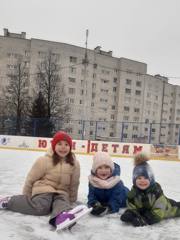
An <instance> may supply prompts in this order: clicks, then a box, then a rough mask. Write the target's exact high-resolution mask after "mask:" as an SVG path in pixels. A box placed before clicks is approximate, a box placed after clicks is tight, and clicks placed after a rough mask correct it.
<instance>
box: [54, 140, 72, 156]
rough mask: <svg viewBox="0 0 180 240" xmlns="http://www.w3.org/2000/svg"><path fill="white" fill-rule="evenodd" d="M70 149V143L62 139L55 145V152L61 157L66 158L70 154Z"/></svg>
mask: <svg viewBox="0 0 180 240" xmlns="http://www.w3.org/2000/svg"><path fill="white" fill-rule="evenodd" d="M69 151H70V146H69V144H68V143H67V142H66V141H64V140H62V141H59V142H58V143H57V144H56V146H55V152H56V153H57V155H58V156H60V157H61V158H64V157H66V156H67V155H68V153H69Z"/></svg>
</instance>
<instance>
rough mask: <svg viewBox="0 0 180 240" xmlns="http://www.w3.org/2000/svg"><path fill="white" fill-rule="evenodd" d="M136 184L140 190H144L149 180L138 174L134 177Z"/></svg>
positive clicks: (148, 184)
mask: <svg viewBox="0 0 180 240" xmlns="http://www.w3.org/2000/svg"><path fill="white" fill-rule="evenodd" d="M136 186H137V187H138V188H139V189H141V190H145V189H146V188H148V187H149V186H150V181H149V179H148V178H145V177H144V176H139V177H137V178H136Z"/></svg>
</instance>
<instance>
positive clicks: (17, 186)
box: [0, 149, 180, 240]
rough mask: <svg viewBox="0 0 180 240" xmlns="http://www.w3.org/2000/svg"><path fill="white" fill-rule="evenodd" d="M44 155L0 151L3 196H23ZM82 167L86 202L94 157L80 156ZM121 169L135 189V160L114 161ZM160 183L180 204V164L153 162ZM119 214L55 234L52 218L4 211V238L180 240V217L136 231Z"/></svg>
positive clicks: (0, 214) (0, 219)
mask: <svg viewBox="0 0 180 240" xmlns="http://www.w3.org/2000/svg"><path fill="white" fill-rule="evenodd" d="M42 154H44V153H42V152H29V151H18V150H16V151H11V150H2V149H0V195H12V194H19V193H21V191H22V186H23V183H24V180H25V177H26V174H27V172H28V171H29V169H30V167H31V166H32V164H33V162H34V161H35V159H36V158H37V157H39V156H41V155H42ZM77 158H78V159H79V161H80V165H81V183H80V188H79V201H81V202H83V203H86V201H87V191H88V175H89V172H90V169H91V164H92V156H84V155H77ZM114 161H115V162H117V163H119V164H120V166H121V179H122V180H123V181H124V183H125V185H126V186H128V187H129V188H130V187H131V178H132V168H133V164H132V160H131V159H126V158H124V159H123V158H121V159H120V158H114ZM150 164H151V166H152V168H153V170H154V173H155V177H156V181H158V182H159V183H160V184H161V186H162V188H163V190H164V192H165V194H166V195H167V196H168V197H170V198H173V199H175V200H177V201H180V187H179V184H180V163H179V162H170V161H150ZM123 211H124V209H121V210H120V212H119V213H116V214H111V215H107V216H105V217H102V218H97V217H93V216H90V215H88V216H86V217H84V218H83V219H81V220H80V221H79V222H78V224H76V225H75V226H74V228H73V229H72V231H71V232H69V231H66V232H62V233H60V234H58V233H56V232H54V231H52V229H51V227H50V226H49V224H48V219H49V217H48V216H43V217H37V216H28V215H23V214H19V213H14V212H10V211H5V210H0V235H1V237H0V238H1V239H3V240H8V239H11V240H57V239H58V240H59V239H62V240H71V239H73V240H79V239H82V240H95V239H103V240H109V239H111V240H113V239H123V240H130V239H131V240H132V239H137V240H143V239H146V240H178V239H180V235H179V233H180V218H179V219H178V218H177V219H169V220H165V221H162V222H161V223H159V224H156V225H153V226H145V227H140V228H135V227H132V226H127V225H125V224H123V223H122V222H121V221H120V220H119V217H120V215H121V213H122V212H123Z"/></svg>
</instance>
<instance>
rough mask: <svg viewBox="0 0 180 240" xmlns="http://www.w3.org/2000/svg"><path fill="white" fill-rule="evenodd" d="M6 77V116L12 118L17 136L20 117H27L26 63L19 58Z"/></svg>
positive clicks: (28, 102)
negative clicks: (7, 81)
mask: <svg viewBox="0 0 180 240" xmlns="http://www.w3.org/2000/svg"><path fill="white" fill-rule="evenodd" d="M7 76H8V80H9V83H8V85H7V86H6V88H5V94H4V101H5V102H6V106H7V114H8V116H9V117H11V118H14V124H13V127H14V129H15V133H16V134H19V133H21V127H22V126H21V123H22V117H26V116H27V115H28V111H29V104H30V97H29V93H28V86H29V74H28V68H27V62H24V61H23V59H22V57H19V58H18V59H17V61H16V63H14V65H13V70H11V72H9V73H8V75H7Z"/></svg>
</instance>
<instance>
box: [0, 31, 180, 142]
mask: <svg viewBox="0 0 180 240" xmlns="http://www.w3.org/2000/svg"><path fill="white" fill-rule="evenodd" d="M49 51H51V53H53V54H54V55H55V56H56V57H57V59H58V64H59V69H60V70H59V75H60V79H61V82H62V83H63V84H64V86H65V95H66V98H67V101H68V103H69V104H70V107H71V116H72V119H71V121H70V122H68V127H69V131H70V133H71V134H72V136H73V137H74V138H76V139H81V138H82V136H83V138H84V139H93V138H94V136H95V135H96V139H105V140H112V141H113V140H114V141H116V140H117V141H124V142H133V141H137V142H138V141H142V142H147V143H148V142H149V141H151V142H153V143H162V144H164V143H165V144H177V143H178V141H179V124H180V86H175V85H172V84H169V83H168V79H167V78H166V77H162V76H160V75H155V76H152V75H149V74H147V64H146V63H142V62H138V61H134V60H131V59H126V58H123V57H121V58H115V57H113V56H112V51H108V52H106V51H103V50H101V47H100V46H97V47H96V48H95V49H94V50H91V49H85V48H82V47H78V46H73V45H70V44H66V43H60V42H52V41H46V40H40V39H33V38H32V39H26V33H25V32H22V33H21V34H16V33H10V32H9V31H8V29H4V36H0V81H1V85H0V96H2V94H3V89H4V87H5V86H6V85H7V84H8V81H7V74H8V73H9V72H11V71H12V70H13V69H14V68H15V67H16V65H15V63H16V61H17V58H18V57H19V56H21V57H23V61H24V62H25V63H26V66H27V69H28V72H29V76H30V77H29V86H28V87H29V91H30V92H31V94H32V90H33V89H34V88H36V81H35V76H36V72H37V65H38V64H39V63H41V61H42V59H43V58H44V57H45V56H46V54H47V53H48V52H49Z"/></svg>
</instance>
